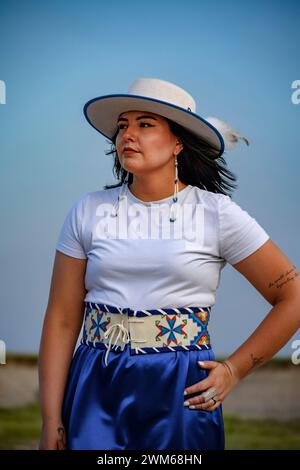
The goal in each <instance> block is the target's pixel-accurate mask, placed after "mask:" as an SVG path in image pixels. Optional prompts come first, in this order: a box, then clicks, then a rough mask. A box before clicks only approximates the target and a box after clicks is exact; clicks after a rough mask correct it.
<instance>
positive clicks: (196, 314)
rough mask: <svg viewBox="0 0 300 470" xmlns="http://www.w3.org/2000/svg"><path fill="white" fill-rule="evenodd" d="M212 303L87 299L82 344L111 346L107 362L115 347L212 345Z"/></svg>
mask: <svg viewBox="0 0 300 470" xmlns="http://www.w3.org/2000/svg"><path fill="white" fill-rule="evenodd" d="M210 310H211V307H192V306H189V307H178V308H160V309H155V310H154V309H153V310H132V309H131V308H127V307H126V308H121V307H114V306H112V305H105V304H97V303H93V302H86V307H85V315H84V325H83V335H82V338H81V341H80V342H81V343H82V344H87V345H88V346H92V347H94V348H100V349H107V352H106V355H105V364H106V365H107V357H108V354H109V351H110V349H111V345H112V341H113V339H114V336H115V341H114V345H113V346H114V347H115V349H116V350H117V349H118V348H119V349H120V350H121V351H123V350H124V348H125V345H126V344H127V343H130V354H131V355H136V354H147V353H160V352H170V351H178V350H182V351H186V350H191V349H194V350H195V349H196V350H202V349H211V345H210V335H209V327H208V322H209V318H210Z"/></svg>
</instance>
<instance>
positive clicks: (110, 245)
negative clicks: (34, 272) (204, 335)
mask: <svg viewBox="0 0 300 470" xmlns="http://www.w3.org/2000/svg"><path fill="white" fill-rule="evenodd" d="M125 187H126V186H125ZM120 191H121V187H117V188H111V189H103V190H99V191H94V192H88V193H86V194H84V195H83V196H82V197H81V198H80V199H79V200H78V201H77V202H76V203H75V204H74V205H73V206H72V207H71V209H70V210H69V212H68V214H67V216H66V218H65V221H64V223H63V226H62V228H61V231H60V234H59V237H58V240H57V244H56V248H57V250H59V251H61V252H63V253H65V254H67V255H69V256H73V257H75V258H80V259H87V267H86V274H85V288H86V290H87V294H86V297H85V301H89V302H96V303H103V304H109V305H114V306H118V307H122V308H125V307H130V308H132V309H134V310H140V309H156V308H168V307H185V306H202V307H207V306H212V305H214V303H215V294H216V289H217V287H218V285H219V281H220V273H221V270H222V269H223V267H224V266H225V264H226V262H229V263H230V264H235V263H237V262H239V261H241V260H242V259H244V258H246V257H247V256H249V255H250V254H252V253H253V252H254V251H256V250H257V249H258V248H259V247H260V246H261V245H263V244H264V243H265V242H266V241H267V240H268V239H269V238H270V237H269V235H268V234H267V233H266V231H265V230H264V229H263V228H262V227H261V226H260V225H259V224H258V222H257V221H256V220H255V219H254V218H253V217H251V216H250V215H249V214H248V212H246V211H245V210H243V209H242V208H241V207H240V206H239V205H238V204H236V203H235V202H234V201H232V199H231V198H230V197H229V196H225V195H223V194H220V193H212V192H210V191H206V190H202V189H199V188H198V187H196V186H191V185H188V186H187V187H185V188H184V189H183V190H181V191H179V192H178V204H177V208H178V209H177V218H176V221H175V222H170V221H169V214H170V206H171V205H172V203H173V201H172V196H170V197H168V198H165V199H161V200H159V201H154V202H144V201H142V200H140V199H138V198H136V197H135V196H134V195H133V194H132V193H131V191H130V189H129V188H128V187H127V196H125V198H124V199H123V200H121V201H120V203H119V212H118V216H117V217H112V216H111V215H110V213H111V209H112V207H113V205H115V204H116V201H117V198H118V195H119V194H120Z"/></svg>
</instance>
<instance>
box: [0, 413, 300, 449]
mask: <svg viewBox="0 0 300 470" xmlns="http://www.w3.org/2000/svg"><path fill="white" fill-rule="evenodd" d="M224 421H225V432H226V448H227V449H245V450H246V449H281V450H282V449H298V450H299V449H300V420H299V419H298V420H295V421H290V422H285V423H282V422H280V423H279V422H276V421H274V420H262V421H260V420H249V419H247V420H244V419H240V418H237V417H234V416H226V415H225V416H224ZM40 426H41V420H40V413H39V407H38V404H32V405H29V406H24V407H19V408H14V409H6V408H0V449H36V448H37V446H38V440H39V435H40Z"/></svg>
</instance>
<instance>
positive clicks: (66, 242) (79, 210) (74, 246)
mask: <svg viewBox="0 0 300 470" xmlns="http://www.w3.org/2000/svg"><path fill="white" fill-rule="evenodd" d="M84 201H85V197H82V198H81V199H79V200H78V201H77V202H76V203H75V204H74V205H73V206H72V207H71V209H70V210H69V212H68V213H67V216H66V218H65V220H64V222H63V225H62V228H61V230H60V233H59V236H58V239H57V242H56V249H57V250H58V251H62V252H63V253H65V254H67V255H69V256H73V257H74V258H79V259H86V258H87V255H86V252H85V249H84V240H83V222H84V220H83V218H84Z"/></svg>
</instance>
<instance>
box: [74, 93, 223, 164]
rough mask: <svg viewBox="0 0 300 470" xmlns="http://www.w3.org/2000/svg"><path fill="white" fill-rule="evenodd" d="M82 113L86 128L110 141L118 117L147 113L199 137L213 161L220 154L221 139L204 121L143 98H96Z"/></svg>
mask: <svg viewBox="0 0 300 470" xmlns="http://www.w3.org/2000/svg"><path fill="white" fill-rule="evenodd" d="M83 111H84V115H85V117H86V119H87V121H88V122H89V124H90V125H91V126H92V127H94V128H95V129H96V130H97V131H98V132H100V133H101V134H102V135H103V136H104V137H107V138H108V139H110V140H112V138H113V136H114V135H115V133H116V132H117V120H118V117H119V115H120V114H121V113H123V112H127V111H149V112H152V113H155V114H160V115H161V116H164V117H166V118H168V119H171V120H172V121H174V122H176V123H177V124H180V125H181V126H182V127H184V128H186V129H187V130H189V131H190V132H192V133H193V134H195V135H196V136H199V137H201V138H202V139H203V140H205V141H206V142H208V143H209V144H210V145H211V146H212V147H213V148H214V149H215V150H216V151H217V152H218V154H217V155H216V156H215V158H218V157H220V156H221V155H222V153H223V152H224V140H223V137H222V136H221V134H220V133H219V131H218V130H217V129H216V128H215V127H214V126H212V125H211V124H210V123H209V122H208V121H206V120H205V119H203V118H202V117H201V116H199V115H198V114H195V113H193V112H192V111H188V110H185V109H183V108H180V107H179V106H176V105H173V104H171V103H166V102H164V101H160V100H156V99H153V98H149V97H147V96H140V95H126V94H116V95H105V96H100V97H98V98H93V99H92V100H90V101H88V102H87V103H86V104H85V105H84V108H83Z"/></svg>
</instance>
